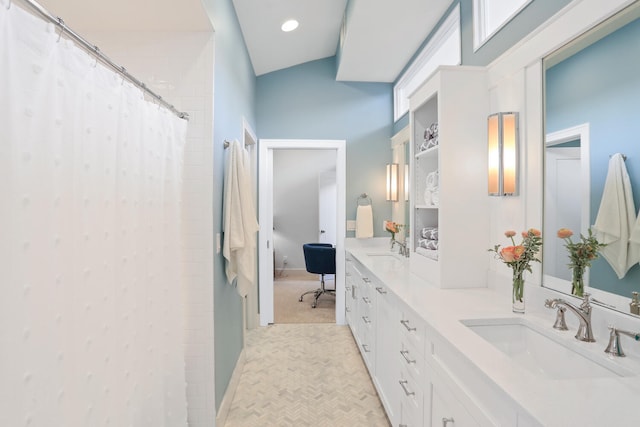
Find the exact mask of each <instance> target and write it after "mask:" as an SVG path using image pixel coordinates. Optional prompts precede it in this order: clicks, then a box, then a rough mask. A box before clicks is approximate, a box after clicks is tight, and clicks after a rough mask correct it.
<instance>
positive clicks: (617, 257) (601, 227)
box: [593, 153, 640, 279]
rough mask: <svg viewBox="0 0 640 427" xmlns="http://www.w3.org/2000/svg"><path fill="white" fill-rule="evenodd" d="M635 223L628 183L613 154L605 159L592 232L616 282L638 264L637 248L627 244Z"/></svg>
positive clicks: (619, 156) (619, 159) (619, 158)
mask: <svg viewBox="0 0 640 427" xmlns="http://www.w3.org/2000/svg"><path fill="white" fill-rule="evenodd" d="M635 220H636V215H635V206H634V203H633V192H632V190H631V180H630V179H629V174H628V173H627V168H626V167H625V165H624V158H623V157H622V154H620V153H616V154H614V155H613V156H611V159H609V170H608V172H607V179H606V181H605V183H604V191H603V192H602V200H601V201H600V208H599V209H598V216H597V218H596V222H595V224H594V225H593V231H594V234H595V236H596V238H597V239H598V241H599V242H600V243H606V244H607V246H605V247H604V248H603V249H601V250H600V253H601V254H602V257H603V258H604V259H606V260H607V262H608V263H609V265H611V268H613V270H614V271H615V272H616V274H617V275H618V278H619V279H622V278H623V277H624V276H625V274H627V271H629V269H630V268H631V267H632V266H633V265H634V264H635V263H636V262H638V254H640V250H639V247H638V246H637V245H635V244H630V243H629V237H630V236H631V231H632V228H633V226H634V223H635Z"/></svg>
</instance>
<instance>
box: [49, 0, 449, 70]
mask: <svg viewBox="0 0 640 427" xmlns="http://www.w3.org/2000/svg"><path fill="white" fill-rule="evenodd" d="M208 1H211V0H179V1H176V0H110V1H108V2H106V1H104V0H40V3H41V4H42V5H43V6H44V7H45V8H46V9H48V10H49V11H50V12H51V13H53V14H54V15H56V16H61V17H62V18H63V19H64V21H65V23H67V24H68V25H69V26H70V27H71V28H72V29H75V30H78V31H79V32H80V34H82V32H83V31H211V29H212V27H211V22H210V20H209V18H208V16H207V14H206V12H205V9H204V7H203V3H205V4H206V3H207V2H208ZM228 1H230V2H233V6H234V8H235V10H236V14H237V16H238V21H239V22H240V27H241V30H242V34H243V37H244V40H245V43H246V45H247V48H248V51H249V56H250V58H251V62H252V64H253V68H254V72H255V73H256V75H258V76H259V75H262V74H266V73H269V72H272V71H276V70H280V69H284V68H288V67H291V66H294V65H298V64H302V63H304V62H308V61H313V60H316V59H322V58H327V57H331V56H334V55H336V53H337V48H338V44H340V45H341V52H340V61H339V64H338V70H337V75H336V78H337V80H342V81H366V82H393V81H395V80H396V79H397V77H398V74H399V73H400V72H401V71H402V69H403V68H404V66H405V65H406V64H407V62H408V61H409V60H410V59H411V57H412V56H413V54H414V53H415V52H416V50H417V49H418V48H419V47H420V45H421V44H422V42H423V41H424V40H425V38H426V37H427V36H428V35H429V33H430V32H431V31H432V30H433V28H434V27H435V25H436V23H437V22H438V20H439V19H440V18H441V17H442V15H443V14H444V12H445V11H446V10H447V8H448V7H449V6H450V4H451V2H452V0H228ZM345 11H346V18H345ZM290 18H295V19H297V20H298V21H299V22H300V26H299V27H298V28H297V29H296V30H294V31H292V32H289V33H284V32H282V31H281V30H280V26H281V24H282V22H284V21H285V20H286V19H290ZM343 23H344V25H343ZM341 34H342V37H341Z"/></svg>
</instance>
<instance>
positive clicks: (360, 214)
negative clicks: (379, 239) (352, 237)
mask: <svg viewBox="0 0 640 427" xmlns="http://www.w3.org/2000/svg"><path fill="white" fill-rule="evenodd" d="M369 237H373V209H372V208H371V205H366V206H361V205H358V209H357V210H356V238H358V239H367V238H369Z"/></svg>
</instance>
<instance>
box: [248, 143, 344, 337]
mask: <svg viewBox="0 0 640 427" xmlns="http://www.w3.org/2000/svg"><path fill="white" fill-rule="evenodd" d="M258 146H259V147H258V149H259V164H260V167H259V176H260V179H259V182H258V186H259V195H258V199H259V203H258V211H259V214H258V217H259V221H258V222H259V223H260V232H259V233H258V256H259V262H258V264H259V268H258V287H259V291H260V297H259V300H260V325H261V326H267V325H269V324H271V323H273V150H275V149H294V150H333V151H335V153H336V192H335V203H336V209H335V211H334V215H335V236H336V239H335V247H336V276H335V286H336V324H337V325H344V324H345V293H344V277H345V274H344V268H345V259H344V243H345V242H344V237H345V235H346V205H345V187H346V158H347V156H346V141H345V140H287V139H278V140H276V139H261V140H260V141H259V143H258ZM338 236H339V238H338Z"/></svg>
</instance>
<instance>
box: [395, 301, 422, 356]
mask: <svg viewBox="0 0 640 427" xmlns="http://www.w3.org/2000/svg"><path fill="white" fill-rule="evenodd" d="M398 326H399V328H400V337H401V339H402V340H403V341H405V342H408V343H411V345H412V346H413V347H414V348H415V350H416V351H417V356H419V357H420V358H424V355H425V333H426V332H425V331H426V325H425V323H424V320H422V319H421V318H420V317H419V316H418V315H416V314H415V313H414V312H413V311H412V310H409V309H405V310H402V313H401V315H400V324H399V325H398Z"/></svg>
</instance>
